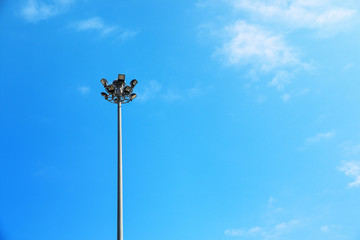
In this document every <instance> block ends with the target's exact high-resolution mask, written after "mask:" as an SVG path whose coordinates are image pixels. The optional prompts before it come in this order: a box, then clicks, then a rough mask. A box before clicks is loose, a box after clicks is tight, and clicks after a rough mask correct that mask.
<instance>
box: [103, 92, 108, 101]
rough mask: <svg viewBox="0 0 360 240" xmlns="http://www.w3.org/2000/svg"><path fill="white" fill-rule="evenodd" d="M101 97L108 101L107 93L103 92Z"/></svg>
mask: <svg viewBox="0 0 360 240" xmlns="http://www.w3.org/2000/svg"><path fill="white" fill-rule="evenodd" d="M101 95H102V96H103V97H104V98H105V99H106V100H108V97H109V95H107V94H106V93H105V92H102V93H101Z"/></svg>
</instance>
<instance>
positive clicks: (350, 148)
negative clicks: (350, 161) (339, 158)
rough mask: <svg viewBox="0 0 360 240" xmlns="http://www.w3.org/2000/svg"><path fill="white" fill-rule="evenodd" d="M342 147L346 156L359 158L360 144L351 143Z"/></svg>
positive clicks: (345, 143) (343, 144)
mask: <svg viewBox="0 0 360 240" xmlns="http://www.w3.org/2000/svg"><path fill="white" fill-rule="evenodd" d="M340 147H341V148H342V150H343V154H344V155H345V156H357V155H359V154H360V144H354V143H352V142H350V141H347V142H343V143H342V144H341V145H340Z"/></svg>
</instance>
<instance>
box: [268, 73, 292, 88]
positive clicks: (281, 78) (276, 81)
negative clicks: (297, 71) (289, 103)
mask: <svg viewBox="0 0 360 240" xmlns="http://www.w3.org/2000/svg"><path fill="white" fill-rule="evenodd" d="M290 79H291V76H290V74H289V73H288V72H287V71H284V70H282V71H278V72H277V73H276V75H275V77H274V78H273V79H272V80H271V81H270V82H269V86H273V87H276V89H277V90H283V89H284V88H285V86H286V85H287V84H289V83H290Z"/></svg>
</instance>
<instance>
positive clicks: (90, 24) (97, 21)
mask: <svg viewBox="0 0 360 240" xmlns="http://www.w3.org/2000/svg"><path fill="white" fill-rule="evenodd" d="M72 26H73V27H74V28H75V29H76V30H78V31H91V30H95V31H99V32H100V33H101V34H108V33H110V32H112V31H114V30H115V28H116V27H115V26H110V25H106V24H105V23H104V21H103V20H102V19H101V18H100V17H93V18H89V19H85V20H82V21H78V22H74V23H73V24H72Z"/></svg>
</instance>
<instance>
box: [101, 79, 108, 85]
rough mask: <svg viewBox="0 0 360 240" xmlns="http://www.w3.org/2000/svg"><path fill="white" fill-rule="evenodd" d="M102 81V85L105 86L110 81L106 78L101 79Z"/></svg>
mask: <svg viewBox="0 0 360 240" xmlns="http://www.w3.org/2000/svg"><path fill="white" fill-rule="evenodd" d="M100 82H101V83H102V85H104V87H106V86H107V84H108V81H107V80H106V79H105V78H103V79H101V80H100Z"/></svg>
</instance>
